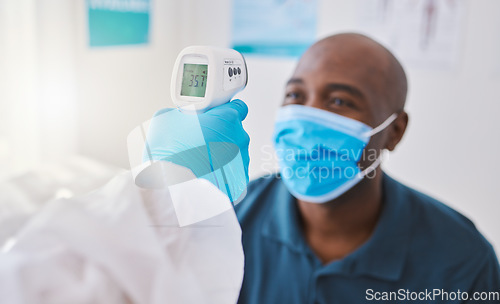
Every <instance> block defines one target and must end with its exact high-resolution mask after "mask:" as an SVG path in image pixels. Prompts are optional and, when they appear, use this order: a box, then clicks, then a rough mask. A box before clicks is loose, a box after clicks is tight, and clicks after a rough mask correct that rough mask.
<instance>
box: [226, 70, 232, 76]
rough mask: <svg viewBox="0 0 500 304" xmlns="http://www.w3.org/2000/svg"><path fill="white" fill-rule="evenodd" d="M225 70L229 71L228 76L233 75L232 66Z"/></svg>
mask: <svg viewBox="0 0 500 304" xmlns="http://www.w3.org/2000/svg"><path fill="white" fill-rule="evenodd" d="M227 72H228V73H229V77H231V76H233V69H232V68H229V69H228V70H227Z"/></svg>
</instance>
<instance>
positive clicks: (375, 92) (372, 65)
mask: <svg viewBox="0 0 500 304" xmlns="http://www.w3.org/2000/svg"><path fill="white" fill-rule="evenodd" d="M321 69H331V70H337V71H339V72H341V73H343V74H344V75H346V76H347V77H348V80H349V81H353V82H356V81H358V82H360V83H354V85H360V86H361V89H362V90H365V91H366V94H367V95H369V96H367V97H370V98H373V99H374V100H373V102H374V103H375V104H374V105H375V106H377V107H383V108H386V109H385V110H387V111H390V112H396V111H400V110H402V109H403V108H404V104H405V100H406V94H407V89H408V84H407V79H406V74H405V72H404V70H403V67H402V66H401V64H400V63H399V61H398V60H397V59H396V58H395V57H394V55H393V54H392V53H391V52H390V51H389V50H387V49H386V48H385V47H384V46H382V45H381V44H380V43H378V42H376V41H374V40H373V39H371V38H368V37H366V36H364V35H361V34H354V33H345V34H338V35H333V36H329V37H327V38H324V39H322V40H320V41H318V42H317V43H315V44H314V45H313V46H311V47H310V48H309V49H308V50H307V51H306V52H305V54H304V55H303V56H302V58H301V60H300V62H299V64H298V66H297V69H296V72H298V71H301V70H321ZM384 112H385V111H384Z"/></svg>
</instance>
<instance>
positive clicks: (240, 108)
mask: <svg viewBox="0 0 500 304" xmlns="http://www.w3.org/2000/svg"><path fill="white" fill-rule="evenodd" d="M228 109H232V110H236V111H237V112H238V118H239V119H240V121H243V120H244V119H245V118H246V117H247V114H248V106H247V105H246V104H245V103H244V102H243V101H242V100H240V99H235V100H233V101H231V102H228V103H225V104H222V105H220V106H218V107H215V108H212V109H210V110H209V111H208V112H212V113H214V112H224V111H225V110H228Z"/></svg>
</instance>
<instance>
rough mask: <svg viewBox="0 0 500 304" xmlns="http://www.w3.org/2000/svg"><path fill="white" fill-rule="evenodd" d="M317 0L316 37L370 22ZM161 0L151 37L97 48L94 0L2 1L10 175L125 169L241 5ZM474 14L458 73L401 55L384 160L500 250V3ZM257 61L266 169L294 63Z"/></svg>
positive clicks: (253, 80)
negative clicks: (401, 86) (182, 62)
mask: <svg viewBox="0 0 500 304" xmlns="http://www.w3.org/2000/svg"><path fill="white" fill-rule="evenodd" d="M318 1H319V2H318V5H319V8H318V12H317V14H318V15H317V18H318V20H317V38H322V37H325V36H328V35H331V34H334V33H338V32H344V31H357V30H359V28H358V17H357V13H356V12H357V10H358V8H359V5H360V4H362V0H356V1H342V0H318ZM442 1H445V0H442ZM151 5H152V8H151V14H150V18H151V19H150V42H149V44H146V45H137V46H123V47H105V48H93V49H92V48H89V46H88V29H87V10H86V6H85V1H84V0H0V181H6V180H9V179H10V178H13V177H15V176H19V175H22V174H26V172H29V171H32V170H38V168H40V166H45V168H47V164H53V165H54V166H57V164H60V163H65V162H66V163H67V162H68V161H67V160H68V159H75V157H76V158H77V159H80V160H85V161H83V162H80V167H86V168H89V167H91V166H94V167H95V168H97V166H98V164H99V165H100V166H102V167H105V168H108V169H109V170H108V171H106V172H108V173H109V172H114V171H113V170H114V169H110V168H128V166H129V165H128V156H127V142H126V140H127V135H128V133H129V132H130V131H131V130H132V129H133V128H134V127H136V126H137V125H139V124H140V123H142V122H144V121H145V120H147V119H149V118H151V116H152V115H153V113H154V112H155V111H157V110H158V109H161V108H164V107H172V106H173V104H172V102H171V100H170V92H169V88H170V78H171V72H172V67H173V64H174V61H175V58H176V56H177V54H178V52H179V51H180V50H181V49H182V48H184V47H186V46H189V45H204V44H206V45H215V46H223V47H230V46H231V23H232V20H233V16H232V13H233V11H232V8H231V5H232V1H230V0H210V1H206V0H182V1H180V0H175V1H174V0H171V1H169V0H156V1H152V2H151ZM236 17H237V16H236ZM463 20H464V22H463V23H462V24H461V26H462V28H461V38H460V41H461V42H460V44H461V46H460V47H461V49H460V51H459V59H458V61H457V62H458V63H457V65H456V66H455V67H454V68H453V69H444V70H442V69H432V68H423V67H418V66H407V65H405V63H404V62H403V64H404V65H405V67H406V71H407V74H408V78H409V96H408V101H407V112H408V113H409V115H410V123H409V127H408V129H407V132H406V135H405V136H404V138H403V141H402V142H401V143H400V145H399V146H398V147H397V150H396V151H395V152H393V153H392V154H390V156H389V157H388V159H387V161H386V162H385V163H384V164H383V167H384V169H385V170H386V171H387V172H388V173H389V174H390V175H392V176H393V177H395V178H397V179H400V180H401V181H403V182H405V183H406V184H408V185H410V186H412V187H415V188H416V189H418V190H421V191H423V192H425V193H427V194H429V195H431V196H434V197H436V198H437V199H440V200H442V201H443V202H445V203H447V204H448V205H450V206H452V207H453V208H456V209H457V210H459V211H460V212H462V213H464V214H465V215H466V216H468V217H469V218H471V219H472V220H473V221H474V223H475V224H476V226H478V228H479V230H480V231H481V232H482V233H483V234H484V235H485V236H486V237H487V238H488V239H489V240H490V242H492V243H493V245H494V246H495V248H496V251H497V253H499V252H500V220H499V217H500V192H499V191H498V188H499V181H500V179H499V177H498V172H500V162H499V161H498V158H497V154H498V151H499V150H500V128H499V127H498V117H500V103H499V101H500V98H499V97H500V92H499V90H500V31H499V29H500V1H497V0H474V1H472V0H469V1H465V16H464V18H463ZM246 59H247V65H248V71H249V81H248V86H247V88H246V89H245V90H244V91H243V92H242V93H240V94H238V95H237V96H236V97H239V98H241V99H242V100H244V101H245V102H246V103H247V104H248V106H249V115H248V117H247V119H246V121H245V128H246V130H247V131H248V133H249V135H250V138H251V142H250V157H251V162H250V176H251V177H252V178H256V177H258V176H260V175H262V174H264V173H265V172H266V171H268V170H269V169H270V168H274V167H275V163H274V161H273V160H268V152H267V151H270V150H269V147H270V146H271V144H272V143H271V135H272V131H273V120H274V116H275V112H276V109H277V108H278V107H279V106H280V104H281V102H282V99H283V94H284V87H285V83H286V81H287V79H288V78H289V77H290V76H291V74H292V72H293V69H294V67H295V64H296V60H297V59H294V58H288V57H284V58H281V57H258V56H248V57H247V58H246ZM495 71H496V72H495ZM82 164H83V165H82ZM49 168H50V167H49ZM49 171H50V169H49ZM97 171H98V170H97ZM105 180H107V178H101V180H99V181H98V183H95V184H94V185H95V186H97V185H98V184H102V183H104V182H105ZM422 225H425V223H422Z"/></svg>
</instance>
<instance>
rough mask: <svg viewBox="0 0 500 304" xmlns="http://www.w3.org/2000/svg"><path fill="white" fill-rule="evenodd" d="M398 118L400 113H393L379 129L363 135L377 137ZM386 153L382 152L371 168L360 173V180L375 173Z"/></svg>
mask: <svg viewBox="0 0 500 304" xmlns="http://www.w3.org/2000/svg"><path fill="white" fill-rule="evenodd" d="M397 117H398V113H392V115H391V116H389V117H387V119H386V120H385V121H384V122H383V123H381V124H380V125H378V126H377V127H375V128H373V129H372V130H370V131H368V132H365V133H364V134H363V136H366V137H372V136H373V135H375V134H377V133H379V132H380V131H382V130H384V129H385V128H387V127H388V126H389V125H390V124H391V123H392V122H393V121H394V120H396V118H397ZM384 153H385V150H382V152H380V155H379V157H377V159H376V160H375V161H374V162H373V163H372V164H371V165H370V166H368V167H367V168H366V169H364V170H363V171H361V172H359V173H358V176H359V177H360V178H364V177H365V176H367V175H368V174H370V173H372V172H373V171H375V169H377V168H378V166H380V164H381V163H382V158H383V157H384Z"/></svg>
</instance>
